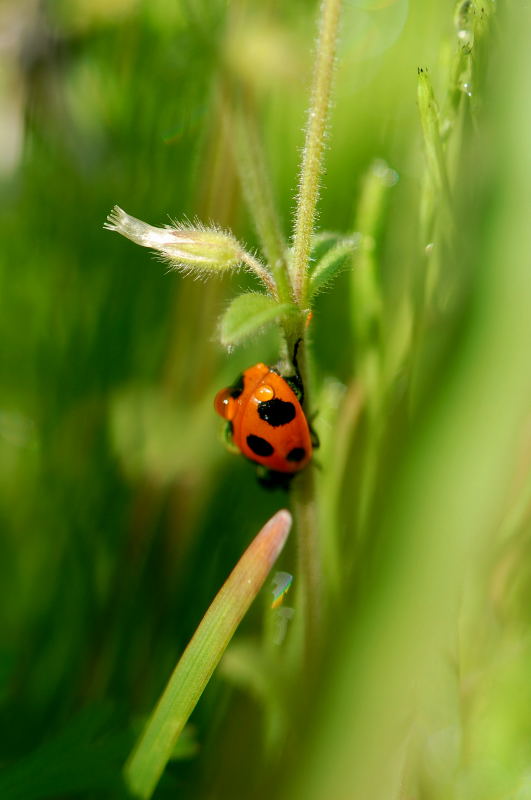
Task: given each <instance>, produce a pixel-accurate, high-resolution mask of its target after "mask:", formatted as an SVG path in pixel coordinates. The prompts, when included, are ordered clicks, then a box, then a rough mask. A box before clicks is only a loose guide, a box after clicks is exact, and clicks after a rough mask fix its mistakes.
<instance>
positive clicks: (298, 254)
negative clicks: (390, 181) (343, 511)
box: [285, 0, 341, 669]
mask: <svg viewBox="0 0 531 800" xmlns="http://www.w3.org/2000/svg"><path fill="white" fill-rule="evenodd" d="M340 11H341V0H323V2H322V5H321V17H320V24H319V39H318V45H317V53H316V61H315V70H314V75H313V87H312V98H311V102H310V108H309V111H308V125H307V129H306V141H305V145H304V153H303V157H302V165H301V174H300V181H299V193H298V198H297V210H296V213H295V225H294V235H293V254H292V258H291V261H290V266H289V268H290V282H291V288H292V292H293V299H294V300H295V302H296V303H297V305H298V306H299V308H300V311H301V313H300V315H299V317H298V319H297V321H296V323H295V324H294V325H293V326H292V327H291V326H290V328H289V330H288V329H285V334H286V344H287V348H288V355H289V357H291V358H292V359H294V360H295V358H294V356H295V348H296V347H298V350H297V359H296V360H297V363H296V364H294V366H295V367H296V368H298V371H299V374H300V377H301V380H302V384H303V386H304V410H305V411H306V413H308V412H311V410H312V408H311V393H312V392H311V389H312V387H311V375H310V374H309V372H310V370H309V359H308V343H307V335H306V328H307V325H306V315H307V312H308V308H307V306H308V279H307V276H308V263H309V258H310V249H311V243H312V235H313V230H314V223H315V213H316V206H317V200H318V197H319V177H320V174H321V170H322V162H323V151H324V142H325V133H326V126H327V123H328V115H329V108H330V96H331V90H332V77H333V71H334V62H335V54H336V42H337V37H338V29H339V18H340ZM292 501H293V512H294V515H295V521H296V530H297V543H298V572H299V578H300V581H301V586H302V589H301V593H300V595H299V596H300V597H301V602H302V607H303V610H304V611H303V613H304V643H305V644H304V656H305V664H306V666H307V668H308V669H310V665H311V664H313V663H314V661H315V659H314V656H315V655H316V654H317V652H318V645H319V642H320V640H321V635H322V621H321V620H322V615H323V600H322V589H321V573H322V566H321V553H320V546H319V530H318V519H319V515H318V510H317V493H316V481H315V472H314V467H313V466H312V465H310V466H309V467H308V469H306V470H305V471H304V472H303V473H302V474H301V475H299V476H298V477H297V478H296V480H295V481H294V486H293V492H292Z"/></svg>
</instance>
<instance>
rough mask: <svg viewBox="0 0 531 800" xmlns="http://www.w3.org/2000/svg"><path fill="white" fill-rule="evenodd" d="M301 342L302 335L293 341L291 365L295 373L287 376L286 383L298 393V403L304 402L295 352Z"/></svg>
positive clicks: (297, 350)
mask: <svg viewBox="0 0 531 800" xmlns="http://www.w3.org/2000/svg"><path fill="white" fill-rule="evenodd" d="M301 343H302V337H300V338H299V339H297V341H296V342H295V347H294V348H293V358H292V361H293V366H294V367H295V375H293V377H290V378H287V381H288V383H289V384H290V385H291V388H292V389H293V390H294V391H295V394H297V395H298V399H299V402H300V404H301V405H302V404H303V403H304V386H303V383H302V380H301V376H300V373H299V364H298V361H297V353H298V352H299V347H300V345H301Z"/></svg>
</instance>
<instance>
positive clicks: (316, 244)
mask: <svg viewBox="0 0 531 800" xmlns="http://www.w3.org/2000/svg"><path fill="white" fill-rule="evenodd" d="M343 238H344V234H342V233H337V232H335V231H319V233H315V234H314V235H313V236H312V250H311V253H310V259H311V263H312V264H315V263H317V261H320V260H321V258H322V257H323V256H324V255H325V253H327V252H328V251H329V250H331V249H332V247H334V245H336V244H337V243H338V242H340V241H341V239H343Z"/></svg>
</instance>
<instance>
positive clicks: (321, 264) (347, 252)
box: [310, 235, 360, 296]
mask: <svg viewBox="0 0 531 800" xmlns="http://www.w3.org/2000/svg"><path fill="white" fill-rule="evenodd" d="M359 243H360V236H359V235H355V236H351V237H349V238H348V239H342V240H341V241H340V242H339V243H338V244H336V245H335V246H334V247H332V248H331V249H330V250H328V251H327V252H326V253H325V254H324V256H323V257H322V258H321V259H320V261H318V262H317V264H316V265H315V267H314V268H313V270H312V273H311V275H310V295H311V296H313V295H314V294H316V292H319V291H320V290H321V289H322V288H323V287H324V286H326V284H327V283H330V281H332V280H333V279H334V278H335V277H336V275H338V274H339V273H340V272H341V271H342V270H344V269H346V268H347V267H349V266H350V265H351V263H352V254H353V253H354V251H355V250H356V248H357V247H358V246H359Z"/></svg>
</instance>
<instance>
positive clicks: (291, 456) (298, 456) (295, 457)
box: [286, 447, 306, 461]
mask: <svg viewBox="0 0 531 800" xmlns="http://www.w3.org/2000/svg"><path fill="white" fill-rule="evenodd" d="M305 455H306V450H305V449H304V447H294V448H293V449H292V450H290V451H289V453H288V454H287V456H286V461H302V460H303V458H304V456H305Z"/></svg>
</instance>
